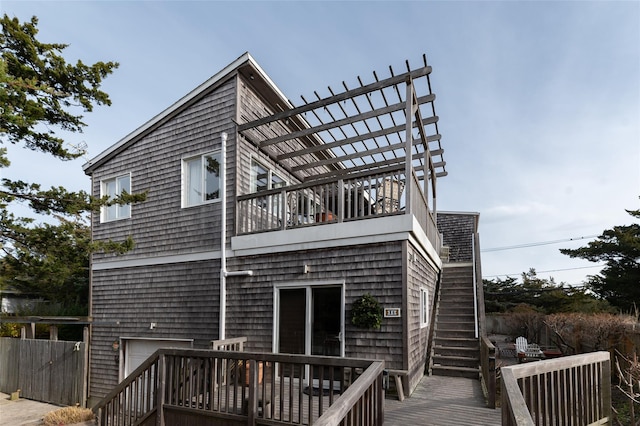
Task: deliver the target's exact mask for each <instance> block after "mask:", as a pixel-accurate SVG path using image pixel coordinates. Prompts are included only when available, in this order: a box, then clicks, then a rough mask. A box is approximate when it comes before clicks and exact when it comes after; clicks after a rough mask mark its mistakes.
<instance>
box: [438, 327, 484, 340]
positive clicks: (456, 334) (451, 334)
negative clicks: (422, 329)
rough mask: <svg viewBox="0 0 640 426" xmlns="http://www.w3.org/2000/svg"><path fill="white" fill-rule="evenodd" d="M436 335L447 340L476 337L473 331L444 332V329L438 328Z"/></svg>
mask: <svg viewBox="0 0 640 426" xmlns="http://www.w3.org/2000/svg"><path fill="white" fill-rule="evenodd" d="M435 335H436V337H446V338H451V337H466V338H473V337H475V332H474V331H473V330H472V331H468V330H442V329H438V328H436V330H435Z"/></svg>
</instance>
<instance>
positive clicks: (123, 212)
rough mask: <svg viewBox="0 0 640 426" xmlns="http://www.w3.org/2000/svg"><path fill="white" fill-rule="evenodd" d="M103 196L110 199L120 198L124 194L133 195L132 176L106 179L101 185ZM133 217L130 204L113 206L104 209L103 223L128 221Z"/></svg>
mask: <svg viewBox="0 0 640 426" xmlns="http://www.w3.org/2000/svg"><path fill="white" fill-rule="evenodd" d="M100 190H101V192H102V193H101V196H102V197H104V196H108V197H109V199H110V200H111V199H114V198H116V197H118V196H119V195H120V194H122V193H123V192H126V193H127V194H131V176H130V175H128V174H127V175H122V176H118V177H115V178H112V179H105V180H103V181H102V183H101V189H100ZM129 217H131V205H130V204H113V205H110V206H104V207H103V208H102V215H101V219H102V222H108V221H111V220H118V219H127V218H129Z"/></svg>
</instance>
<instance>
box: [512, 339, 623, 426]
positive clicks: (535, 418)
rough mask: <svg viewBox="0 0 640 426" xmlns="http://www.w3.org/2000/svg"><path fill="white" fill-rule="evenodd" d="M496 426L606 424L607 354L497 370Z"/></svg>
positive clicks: (608, 399) (608, 407)
mask: <svg viewBox="0 0 640 426" xmlns="http://www.w3.org/2000/svg"><path fill="white" fill-rule="evenodd" d="M501 373H502V383H501V392H502V425H503V426H512V425H513V426H515V425H517V426H533V425H559V426H563V425H595V424H598V425H600V424H611V361H610V355H609V352H594V353H589V354H582V355H573V356H568V357H563V358H557V359H551V360H545V361H537V362H531V363H527V364H520V365H515V366H509V367H502V368H501Z"/></svg>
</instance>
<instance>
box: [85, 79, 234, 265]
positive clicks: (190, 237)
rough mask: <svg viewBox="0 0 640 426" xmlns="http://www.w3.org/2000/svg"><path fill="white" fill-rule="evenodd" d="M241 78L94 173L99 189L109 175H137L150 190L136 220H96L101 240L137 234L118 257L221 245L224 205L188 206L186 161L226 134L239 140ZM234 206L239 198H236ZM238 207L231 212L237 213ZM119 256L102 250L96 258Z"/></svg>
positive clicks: (135, 210)
mask: <svg viewBox="0 0 640 426" xmlns="http://www.w3.org/2000/svg"><path fill="white" fill-rule="evenodd" d="M234 99H235V80H234V79H231V80H229V81H228V82H227V83H225V84H224V85H222V86H221V87H219V88H218V90H216V91H215V92H213V93H210V94H208V95H207V96H205V97H204V98H202V99H201V100H200V101H199V102H197V103H196V104H194V105H192V106H191V107H190V108H189V109H187V110H185V111H183V112H182V113H181V114H179V115H177V116H176V117H174V118H172V119H171V120H169V121H168V122H167V123H164V124H163V125H162V126H160V127H158V128H157V129H155V130H154V131H153V132H152V133H150V134H148V135H146V136H144V137H143V138H142V139H141V140H139V141H137V142H136V143H134V144H132V145H131V146H130V147H128V149H127V150H126V151H125V152H123V153H120V154H118V155H116V157H114V158H113V159H112V160H110V161H108V162H106V163H105V164H104V165H102V166H101V167H99V168H98V169H96V170H95V172H94V173H93V191H94V193H95V194H99V193H100V182H101V180H103V179H106V178H109V177H113V176H118V175H121V174H125V173H131V185H132V188H131V189H132V192H134V193H135V192H144V191H148V195H147V200H146V201H144V202H141V203H136V204H134V205H132V206H131V218H129V219H123V220H117V221H112V222H107V223H100V218H99V215H97V214H96V215H95V216H94V218H93V235H94V239H95V240H104V239H109V238H111V239H114V240H119V239H122V238H124V237H126V236H127V235H131V236H132V237H133V239H134V240H135V243H136V248H135V249H134V250H132V251H131V252H129V253H126V254H124V255H122V256H117V259H118V260H127V259H135V258H144V257H148V256H154V255H162V256H166V255H175V254H182V253H189V252H194V251H204V250H212V249H214V250H217V249H218V248H219V247H220V242H219V238H220V237H219V231H217V230H219V229H220V214H219V212H220V206H219V203H218V202H212V203H208V204H204V205H201V206H195V207H189V208H182V206H181V196H182V173H181V168H182V159H183V158H187V157H189V156H192V155H198V154H204V153H207V152H211V151H216V150H219V149H220V134H221V132H223V131H227V132H228V133H229V134H230V135H232V137H231V138H230V141H229V146H230V147H232V146H233V143H234V140H235V138H234V137H233V135H234V134H235V133H234V132H233V122H232V118H233V117H234V115H233V114H234V112H235V107H234ZM227 158H228V161H229V163H230V164H228V168H227V170H228V171H231V170H233V168H234V166H235V161H233V159H234V158H235V156H234V151H233V149H231V150H230V152H228V156H227ZM233 178H234V174H233V173H227V186H228V188H233V187H234V185H235V183H234V180H233ZM229 202H230V206H232V203H233V200H230V201H229ZM232 211H233V210H231V212H232ZM115 257H116V256H115V255H108V254H107V255H105V254H96V255H94V262H99V261H101V260H103V259H113V258H115Z"/></svg>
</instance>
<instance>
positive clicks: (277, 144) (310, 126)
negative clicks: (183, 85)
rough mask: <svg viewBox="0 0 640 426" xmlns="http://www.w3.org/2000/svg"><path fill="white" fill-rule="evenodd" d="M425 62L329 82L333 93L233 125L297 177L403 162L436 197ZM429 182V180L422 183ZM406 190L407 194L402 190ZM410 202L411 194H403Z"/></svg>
mask: <svg viewBox="0 0 640 426" xmlns="http://www.w3.org/2000/svg"><path fill="white" fill-rule="evenodd" d="M422 60H423V65H422V66H420V67H418V68H416V69H411V67H410V65H409V61H406V68H407V70H406V72H403V73H400V74H396V73H395V72H394V70H393V68H392V67H391V66H390V67H389V72H390V76H389V77H387V78H384V79H380V78H379V77H378V74H377V73H376V72H375V71H374V72H373V79H374V81H373V82H371V83H368V84H365V83H364V82H363V80H362V79H361V78H360V77H358V82H359V87H354V88H349V87H348V86H347V84H346V83H344V82H343V83H342V86H343V87H342V88H341V89H340V90H334V89H332V88H331V87H328V90H329V93H330V96H327V97H321V96H320V95H319V94H318V92H317V91H316V92H314V95H315V97H316V99H314V100H307V99H305V98H304V97H302V101H303V102H304V103H303V105H300V106H297V107H296V106H293V105H292V104H291V103H290V105H288V106H285V107H281V111H279V112H275V113H273V114H270V115H266V116H264V117H261V118H258V119H253V120H249V119H247V121H246V122H244V123H239V124H238V132H239V133H240V134H241V135H242V136H243V137H245V138H246V139H248V140H250V141H251V142H253V143H254V144H255V145H256V146H257V147H258V148H259V149H260V150H261V151H263V152H264V153H265V154H266V155H268V156H269V157H270V158H272V159H274V160H276V161H277V162H278V163H280V164H282V165H284V166H285V167H286V168H287V169H288V171H289V172H290V173H292V174H293V175H294V176H296V177H297V178H298V179H299V180H300V181H301V182H305V183H306V182H311V181H314V180H319V179H323V180H324V179H327V178H336V179H338V178H341V177H345V176H347V175H349V174H352V173H356V172H367V171H371V172H375V171H378V170H382V169H384V168H390V167H392V168H398V166H403V165H404V175H405V177H406V178H407V179H408V178H409V177H410V176H412V174H413V175H414V176H415V177H416V178H417V179H418V180H419V181H421V182H422V183H423V185H422V186H423V191H424V192H425V193H427V192H428V187H431V193H432V195H433V197H434V199H435V195H436V178H438V177H442V176H446V174H447V171H446V169H445V164H446V163H445V161H444V160H443V149H442V146H441V143H440V133H439V132H438V116H437V115H436V114H435V107H434V101H435V94H433V93H432V91H431V82H430V79H429V76H430V74H431V67H430V66H428V65H427V60H426V56H424V55H423V57H422ZM426 182H429V184H428V185H427V184H426ZM407 196H409V194H407ZM407 202H408V201H407Z"/></svg>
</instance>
